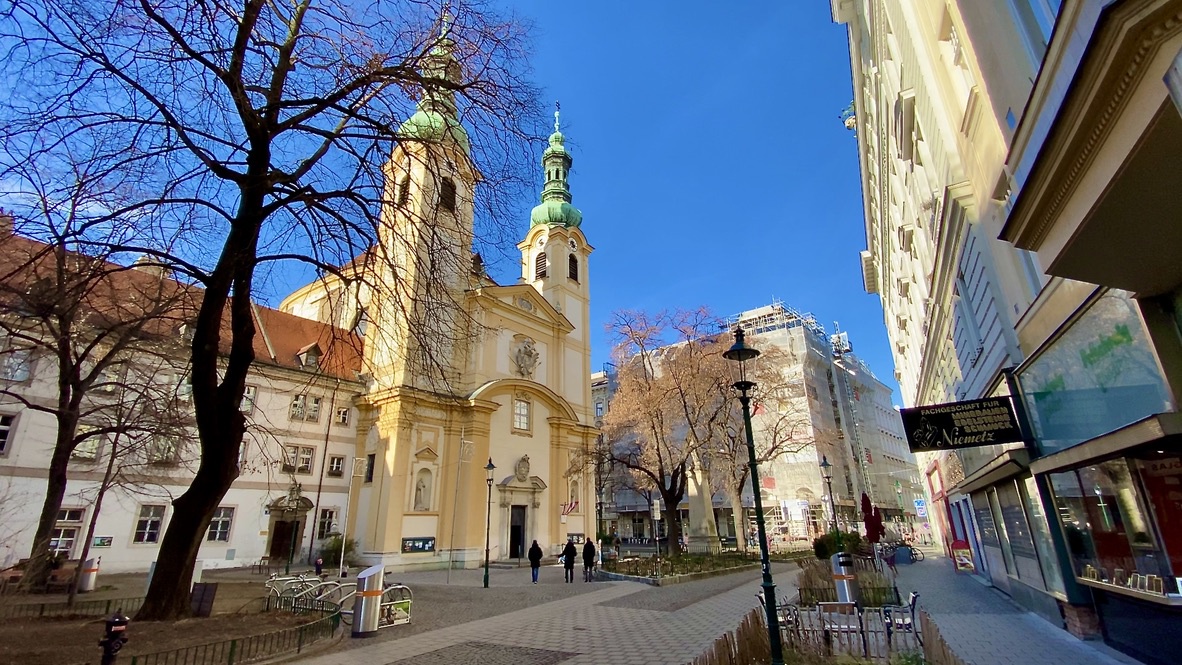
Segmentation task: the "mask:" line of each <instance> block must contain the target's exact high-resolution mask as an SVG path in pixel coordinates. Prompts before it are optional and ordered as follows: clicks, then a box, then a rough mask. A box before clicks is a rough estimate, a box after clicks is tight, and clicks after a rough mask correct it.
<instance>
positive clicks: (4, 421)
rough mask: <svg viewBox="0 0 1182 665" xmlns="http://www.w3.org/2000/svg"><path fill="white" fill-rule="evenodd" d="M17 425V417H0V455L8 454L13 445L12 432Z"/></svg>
mask: <svg viewBox="0 0 1182 665" xmlns="http://www.w3.org/2000/svg"><path fill="white" fill-rule="evenodd" d="M15 425H16V416H13V415H7V414H6V415H0V455H6V454H8V449H9V447H11V445H12V431H13V428H14V426H15Z"/></svg>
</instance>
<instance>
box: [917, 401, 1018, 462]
mask: <svg viewBox="0 0 1182 665" xmlns="http://www.w3.org/2000/svg"><path fill="white" fill-rule="evenodd" d="M899 413H900V415H901V416H902V417H903V429H904V430H905V431H906V432H907V445H908V447H909V448H910V449H911V452H913V453H922V452H928V451H933V450H959V449H961V448H976V447H979V446H992V445H995V444H998V443H1012V442H1015V441H1021V440H1022V432H1021V430H1019V429H1018V420H1017V418H1015V417H1014V408H1013V406H1012V405H1011V403H1010V398H1009V397H989V398H986V399H975V400H969V401H967V402H949V403H947V404H932V405H930V406H918V407H915V408H912V409H902V410H900V412H899Z"/></svg>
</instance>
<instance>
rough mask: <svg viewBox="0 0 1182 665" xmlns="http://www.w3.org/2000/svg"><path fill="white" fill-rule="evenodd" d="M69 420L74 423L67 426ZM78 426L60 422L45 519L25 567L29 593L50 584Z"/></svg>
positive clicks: (23, 585) (43, 508) (44, 506)
mask: <svg viewBox="0 0 1182 665" xmlns="http://www.w3.org/2000/svg"><path fill="white" fill-rule="evenodd" d="M67 420H68V421H70V422H66V421H67ZM77 422H78V421H77V419H76V418H70V419H66V418H60V417H59V418H58V423H57V426H58V434H57V441H56V442H55V444H54V450H53V457H52V458H50V461H49V476H48V478H47V479H46V487H45V501H44V502H43V503H42V504H41V517H40V518H39V519H38V520H37V531H36V533H34V535H33V546H32V549H30V550H29V562H28V563H27V564H26V565H25V571H24V574H23V575H21V584H20V586H21V589H23V590H26V591H28V590H34V589H41V588H44V586H45V584H46V582H48V581H49V572H50V556H49V541H50V540H51V538H52V536H53V529H54V526H55V525H56V524H57V514H58V511H60V510H61V508H62V499H63V498H64V497H65V495H66V468H67V467H68V466H69V464H70V454H71V453H72V452H73V448H72V446H70V445H69V443H70V442H72V441H73V439H74V430H75V429H76V425H77ZM71 424H72V425H73V426H71ZM67 430H68V431H67ZM63 442H64V443H63Z"/></svg>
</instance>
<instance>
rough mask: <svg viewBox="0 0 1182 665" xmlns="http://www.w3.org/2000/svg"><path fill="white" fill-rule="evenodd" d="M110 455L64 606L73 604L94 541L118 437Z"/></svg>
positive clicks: (111, 475) (112, 470)
mask: <svg viewBox="0 0 1182 665" xmlns="http://www.w3.org/2000/svg"><path fill="white" fill-rule="evenodd" d="M110 452H111V456H110V457H108V458H107V470H106V471H105V472H104V473H103V482H102V483H101V484H99V491H98V495H97V496H95V497H94V508H93V509H91V511H90V523H89V524H87V525H86V539H85V540H83V541H82V554H80V555H78V565H77V566H75V567H74V584H72V585H70V597H69V598H67V599H66V607H73V606H74V598H75V597H77V596H78V585H79V584H81V583H82V571H83V570H84V569H85V567H86V557H87V556H88V555H89V554H90V545H91V543H93V542H94V527H95V525H97V524H98V517H99V511H101V510H102V509H103V497H104V496H106V495H107V490H109V489H111V478H112V477H113V476H114V475H115V459H116V458H117V457H118V456H119V439H118V437H116V438H115V439H113V440H112V441H111V451H110Z"/></svg>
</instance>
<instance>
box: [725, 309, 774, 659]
mask: <svg viewBox="0 0 1182 665" xmlns="http://www.w3.org/2000/svg"><path fill="white" fill-rule="evenodd" d="M743 338H744V332H743V329H742V328H741V327H739V328H735V343H734V346H732V347H731V348H730V349H728V350H727V351H726V352H725V353H723V354H722V355H723V357H724V358H726V359H727V360H735V361H738V363H739V380H738V381H736V382H735V384H734V387H735V389H736V390H738V391H739V403H740V404H742V405H743V427H744V429H745V430H746V433H747V464H748V465H749V466H750V467H751V494H752V495H753V496H754V499H755V525H756V528H757V533H758V535H759V560H760V567H761V568H762V569H763V583H762V584H761V586H762V587H763V609H764V612H766V613H767V631H768V642H769V644H770V645H771V649H772V665H784V652H783V647H782V646H781V641H780V621H779V616H778V614H777V610H778V609H779V608H778V606H777V604H776V585H775V583H774V582H772V565H771V559H770V557H769V555H768V542H767V526H766V525H765V523H764V519H763V499H762V497H760V495H759V461H758V460H757V459H756V457H755V435H754V434H753V433H752V429H751V397H750V395H748V394H747V392H748V391H750V390H751V389H752V388H754V387H755V384H754V383H753V382H751V381H748V380H747V377H746V372H745V371H744V365H745V364H746V362H745V361H747V360H751V359H752V358H755V357H757V356H758V355H759V351H758V350H757V349H753V348H751V347H749V346H747V345H746V344H745V343H744V340H743Z"/></svg>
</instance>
